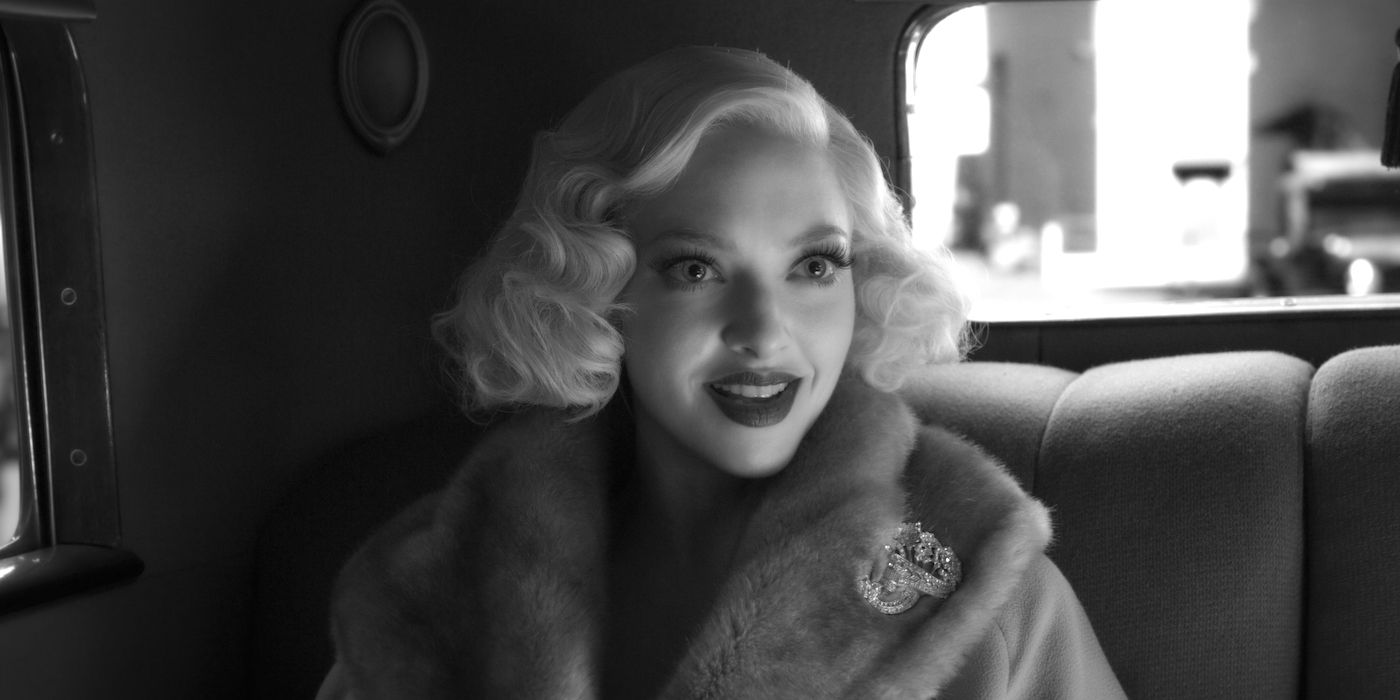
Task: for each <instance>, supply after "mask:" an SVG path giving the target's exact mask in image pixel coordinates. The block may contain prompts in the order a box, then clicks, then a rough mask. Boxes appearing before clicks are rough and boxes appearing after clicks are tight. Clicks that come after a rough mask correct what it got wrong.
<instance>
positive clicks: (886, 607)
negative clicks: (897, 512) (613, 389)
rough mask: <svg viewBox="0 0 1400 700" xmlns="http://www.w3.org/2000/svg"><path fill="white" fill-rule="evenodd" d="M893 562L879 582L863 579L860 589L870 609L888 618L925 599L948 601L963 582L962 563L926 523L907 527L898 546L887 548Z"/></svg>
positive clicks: (897, 539)
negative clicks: (927, 530)
mask: <svg viewBox="0 0 1400 700" xmlns="http://www.w3.org/2000/svg"><path fill="white" fill-rule="evenodd" d="M885 549H886V550H887V551H888V552H889V561H888V563H886V565H885V572H884V574H883V575H882V576H881V577H880V580H879V581H871V580H870V577H869V576H862V577H860V579H858V580H857V581H856V588H857V589H858V590H859V591H860V595H861V597H862V598H864V599H865V602H867V603H869V604H870V607H873V608H875V609H876V610H879V611H880V612H882V613H884V614H886V615H894V614H896V613H902V612H904V611H905V610H908V609H909V608H912V607H914V604H915V603H917V602H918V601H919V596H921V595H931V596H933V597H934V598H947V597H948V596H949V595H950V594H952V592H953V591H954V590H955V589H957V587H958V582H960V581H962V562H961V561H958V557H957V555H956V554H954V553H953V548H952V547H945V546H943V544H942V543H940V542H939V541H938V538H936V537H934V536H933V533H931V532H924V531H923V529H922V523H903V524H901V525H900V526H899V533H898V534H896V535H895V537H894V543H893V544H890V545H886V546H885Z"/></svg>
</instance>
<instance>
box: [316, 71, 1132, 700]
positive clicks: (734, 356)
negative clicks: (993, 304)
mask: <svg viewBox="0 0 1400 700" xmlns="http://www.w3.org/2000/svg"><path fill="white" fill-rule="evenodd" d="M964 306H965V305H964V302H963V300H962V298H961V297H960V296H959V294H958V293H957V292H956V290H955V288H954V285H953V283H952V280H951V279H950V277H949V274H948V270H947V267H946V263H944V262H941V261H939V260H936V259H934V258H931V257H929V256H925V255H921V254H919V253H917V252H915V251H914V250H913V249H912V248H911V247H910V244H909V236H908V229H907V225H906V224H905V221H904V218H903V214H902V211H901V210H900V207H899V205H898V203H897V201H896V200H895V198H894V197H893V196H892V194H891V192H890V189H889V187H888V185H887V184H886V182H885V179H884V176H883V173H882V171H881V169H880V166H879V163H878V161H877V160H876V157H875V154H874V152H873V150H872V148H871V147H870V146H869V144H868V143H867V142H866V141H865V140H864V139H863V138H862V137H861V136H860V135H859V134H858V133H857V132H856V131H855V130H854V128H853V127H852V126H851V124H850V122H849V121H848V120H847V119H846V118H845V117H844V116H842V115H841V114H840V113H838V112H837V111H836V110H835V109H834V108H832V107H831V106H830V105H829V104H827V103H826V102H825V101H824V100H823V99H822V98H821V97H820V96H819V95H818V94H817V93H816V92H815V90H814V89H813V88H812V87H811V85H809V84H808V83H806V82H805V81H803V80H802V79H801V78H799V77H797V76H796V75H794V74H792V73H791V72H790V71H788V70H786V69H784V68H783V67H781V66H779V65H777V64H776V63H774V62H772V61H770V60H768V59H767V58H765V57H763V56H761V55H759V54H755V53H750V52H744V51H737V50H728V49H715V48H690V49H680V50H675V51H671V52H668V53H665V54H662V55H660V56H658V57H656V58H653V59H651V60H649V61H647V62H644V63H642V64H641V65H639V66H636V67H634V68H632V69H629V70H627V71H625V72H623V73H621V74H619V75H618V76H616V77H614V78H613V79H611V80H609V81H608V82H606V83H605V84H604V85H602V86H601V87H600V88H598V90H596V91H595V92H594V93H593V94H591V95H590V96H589V97H588V98H587V99H585V100H584V102H583V103H582V104H580V105H579V106H578V107H577V108H576V109H575V110H574V111H573V112H572V113H571V114H570V115H569V116H568V118H567V119H566V120H565V121H564V123H563V124H562V125H561V126H560V127H559V129H557V130H556V131H554V132H552V133H547V134H545V135H543V136H542V137H541V138H540V139H539V141H538V142H537V143H536V146H535V153H534V162H533V164H532V167H531V169H530V172H529V174H528V176H527V178H526V182H525V186H524V191H523V193H522V196H521V200H520V203H519V205H518V207H517V210H516V212H515V214H514V215H513V216H512V218H511V219H510V220H509V221H508V222H507V223H506V225H505V226H504V227H503V228H502V229H501V231H500V232H499V234H498V236H497V237H496V239H495V240H494V241H493V243H492V245H491V246H490V249H489V251H488V252H487V254H486V256H485V257H484V258H483V259H482V260H481V261H479V262H477V263H476V264H474V265H473V266H472V267H471V268H469V269H468V270H467V271H466V273H465V274H464V276H463V285H462V287H461V294H460V298H459V301H458V303H457V305H456V307H455V308H453V309H452V310H451V311H449V312H447V313H445V314H443V315H442V316H440V317H439V318H438V319H437V321H436V330H437V332H438V334H439V337H440V339H441V340H442V341H443V343H444V345H445V347H447V348H448V350H449V351H450V352H451V354H452V355H453V357H454V359H455V360H456V361H457V364H458V367H459V368H460V376H461V379H462V386H463V398H464V400H465V403H466V405H467V407H468V408H469V409H470V410H472V411H477V412H500V411H509V412H510V413H511V414H513V415H509V416H507V417H505V418H503V419H502V420H501V422H500V423H499V424H498V425H496V426H495V427H493V429H492V431H491V432H490V434H489V435H488V436H487V437H486V438H485V439H484V440H483V442H482V443H481V444H480V445H479V446H478V447H477V448H476V449H475V450H474V451H473V452H472V454H471V455H470V456H469V457H468V458H467V460H466V463H465V464H464V465H463V467H462V468H461V469H460V471H459V472H458V474H457V475H456V477H455V478H454V479H453V480H452V482H451V484H450V485H449V486H448V487H447V488H446V489H445V490H444V491H443V492H442V493H441V494H437V495H434V496H432V497H429V498H428V499H426V500H424V501H423V502H421V503H419V504H418V505H416V506H415V507H413V508H412V509H410V510H409V511H408V512H406V513H404V514H402V515H401V516H400V517H399V518H397V519H396V520H395V521H394V522H393V523H391V524H390V525H389V526H388V527H387V528H385V529H384V530H383V531H381V532H380V533H379V534H377V535H376V536H375V537H374V538H372V539H371V541H370V542H368V543H367V544H366V545H365V547H364V548H363V549H362V550H361V551H360V552H359V553H358V554H357V555H356V556H355V558H354V559H352V561H351V562H350V563H349V564H348V565H347V566H346V568H345V570H344V571H343V572H342V575H341V579H340V581H339V583H338V586H337V591H336V596H335V602H334V610H333V624H332V627H333V635H334V637H335V641H336V647H337V660H336V664H335V666H334V667H333V669H332V671H331V673H330V675H329V677H328V678H327V680H326V683H325V684H324V686H323V688H322V695H323V696H324V697H355V698H380V697H384V698H389V697H393V698H404V697H458V696H466V697H510V698H525V697H538V698H556V697H569V698H578V697H605V698H631V697H658V696H659V697H668V698H673V697H687V698H688V697H726V698H727V697H754V698H773V697H794V698H798V697H800V698H812V697H932V696H934V695H940V696H943V695H946V696H968V697H1002V696H1016V695H1034V696H1037V697H1043V696H1060V697H1112V696H1115V695H1121V690H1119V689H1118V686H1117V683H1116V681H1115V680H1114V677H1113V675H1112V672H1111V671H1110V670H1109V668H1108V665H1107V663H1106V661H1105V660H1104V657H1103V654H1102V652H1101V651H1100V649H1099V647H1098V643H1097V641H1096V640H1095V638H1094V635H1093V632H1092V630H1091V629H1090V627H1089V625H1088V622H1087V621H1086V619H1085V617H1084V614H1083V612H1082V610H1081V609H1080V607H1079V604H1078V602H1077V601H1076V599H1075V598H1074V595H1073V593H1072V592H1071V591H1070V589H1069V586H1068V584H1067V583H1066V582H1065V581H1064V579H1063V578H1062V577H1061V576H1060V574H1059V572H1058V571H1057V570H1056V569H1055V567H1054V565H1053V564H1051V563H1050V562H1049V560H1048V559H1046V558H1045V556H1044V555H1043V553H1042V550H1043V548H1044V546H1045V544H1046V542H1047V541H1048V539H1049V536H1050V529H1049V520H1048V517H1047V515H1046V512H1045V509H1044V508H1043V507H1042V506H1040V505H1039V504H1038V503H1036V502H1035V501H1033V500H1032V499H1030V498H1029V497H1028V496H1026V495H1025V494H1024V493H1023V492H1022V491H1021V490H1020V489H1019V488H1018V487H1017V486H1016V484H1015V483H1014V481H1013V480H1012V479H1011V478H1010V477H1008V476H1007V475H1006V474H1005V472H1004V471H1003V470H1002V469H1001V468H1000V467H999V466H998V465H997V464H996V463H995V462H993V461H992V460H990V459H989V458H988V457H986V456H985V455H983V454H982V453H981V452H979V451H978V450H977V448H975V447H973V446H971V445H968V444H967V443H965V442H963V441H961V440H960V439H958V438H957V437H954V436H952V435H950V434H948V433H946V432H944V431H941V430H939V429H937V428H933V427H928V426H921V425H919V424H918V423H917V421H916V420H915V419H914V417H913V415H914V414H913V412H912V411H911V408H910V406H911V405H917V402H918V395H919V391H918V381H917V379H918V373H919V370H920V368H921V367H924V366H927V365H929V364H932V363H938V362H947V361H955V360H956V359H958V358H959V357H960V355H961V352H962V343H963V339H964V318H965V313H964Z"/></svg>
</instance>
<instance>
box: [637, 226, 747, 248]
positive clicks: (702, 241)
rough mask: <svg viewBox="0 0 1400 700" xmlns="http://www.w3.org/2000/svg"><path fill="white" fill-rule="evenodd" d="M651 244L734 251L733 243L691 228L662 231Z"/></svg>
mask: <svg viewBox="0 0 1400 700" xmlns="http://www.w3.org/2000/svg"><path fill="white" fill-rule="evenodd" d="M652 243H689V244H691V245H693V246H696V247H700V248H706V249H718V250H724V251H730V250H733V249H734V242H733V241H731V240H729V239H728V238H725V237H723V236H717V235H715V234H713V233H710V232H708V231H697V230H696V229H693V228H673V229H668V230H665V231H662V232H661V233H659V234H657V236H656V238H654V239H652Z"/></svg>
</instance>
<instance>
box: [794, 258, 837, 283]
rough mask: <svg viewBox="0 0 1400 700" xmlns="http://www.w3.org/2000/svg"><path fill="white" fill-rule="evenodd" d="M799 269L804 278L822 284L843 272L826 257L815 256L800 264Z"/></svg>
mask: <svg viewBox="0 0 1400 700" xmlns="http://www.w3.org/2000/svg"><path fill="white" fill-rule="evenodd" d="M797 269H798V272H799V273H800V274H801V275H802V276H803V277H806V278H807V279H810V280H816V281H818V282H820V281H823V280H828V279H831V278H832V277H834V276H836V273H837V272H840V271H841V266H840V265H838V264H837V263H836V261H834V260H832V259H831V258H828V257H826V256H825V255H813V256H811V257H808V258H804V259H803V260H802V262H800V263H798V264H797Z"/></svg>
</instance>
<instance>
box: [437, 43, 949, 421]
mask: <svg viewBox="0 0 1400 700" xmlns="http://www.w3.org/2000/svg"><path fill="white" fill-rule="evenodd" d="M729 124H743V125H753V126H759V127H763V128H765V129H768V130H771V131H773V132H775V133H777V134H781V135H783V136H787V137H790V138H794V139H797V140H799V141H802V142H805V143H809V144H812V145H815V146H818V147H822V148H824V149H825V150H826V151H827V153H828V154H829V156H830V158H831V159H832V163H833V166H834V169H835V171H836V173H837V177H838V179H839V180H840V181H841V186H842V188H843V190H844V193H845V195H846V198H847V201H848V202H849V205H850V209H851V213H852V217H853V229H854V230H853V231H852V237H853V239H854V241H853V247H854V252H855V257H856V266H855V271H854V279H855V286H856V304H857V307H856V308H857V319H856V328H855V334H854V337H853V339H852V345H851V351H850V355H849V356H848V357H849V359H848V360H847V362H848V363H849V364H850V365H851V366H852V367H854V368H855V369H857V370H858V371H859V372H860V374H861V375H862V376H863V377H864V378H865V379H866V381H868V382H869V383H870V384H871V385H873V386H875V387H877V388H880V389H884V390H888V391H892V390H894V389H897V388H898V387H899V386H900V385H901V384H902V383H903V381H904V378H905V377H907V376H909V375H910V374H911V373H912V372H914V371H916V370H917V368H918V367H919V366H922V365H927V364H934V363H940V362H950V361H956V360H958V359H960V358H961V357H962V355H963V353H964V351H965V349H966V338H967V336H966V306H967V304H966V301H965V300H964V298H963V296H962V295H961V294H960V293H959V291H958V289H957V287H956V285H955V284H954V282H953V279H952V276H951V274H950V267H951V262H950V261H949V260H948V259H947V257H946V255H944V256H943V257H937V256H933V255H930V254H928V253H924V252H921V251H918V250H916V249H915V248H914V247H913V246H912V244H911V242H910V235H909V226H908V223H907V221H906V219H905V216H904V211H903V208H902V207H901V205H900V203H899V201H898V199H897V198H896V197H895V196H894V194H893V192H892V191H891V190H890V187H889V185H888V183H887V181H886V179H885V174H884V171H883V170H882V169H881V167H880V163H879V160H878V159H877V157H876V155H875V150H874V148H873V147H872V146H871V145H870V143H869V142H868V141H867V140H866V139H865V138H864V137H863V136H862V135H861V134H860V133H859V132H857V131H856V129H855V127H854V126H853V125H852V124H851V122H850V120H848V119H847V118H846V117H845V115H843V114H841V113H840V112H839V111H837V110H836V108H834V107H832V106H831V105H830V104H828V103H827V102H826V100H824V99H823V98H822V97H821V96H820V95H818V94H817V92H816V90H815V89H814V88H813V87H812V85H811V84H810V83H808V82H807V81H805V80H803V79H802V78H800V77H798V76H797V75H796V74H794V73H793V72H792V71H790V70H788V69H786V68H784V67H782V66H780V65H778V64H777V63H775V62H773V61H772V60H770V59H768V58H767V57H765V56H763V55H762V54H758V53H754V52H750V51H741V50H736V49H723V48H702V47H692V48H682V49H674V50H671V51H668V52H666V53H663V54H660V55H658V56H656V57H654V58H652V59H650V60H648V61H645V62H643V63H641V64H638V65H636V66H634V67H632V68H630V69H627V70H625V71H623V72H621V73H619V74H617V75H615V76H614V77H612V78H611V79H609V80H608V81H606V82H604V83H603V84H602V85H601V86H599V87H598V88H597V89H596V90H594V91H593V92H592V93H591V94H590V95H589V96H588V97H586V98H585V99H584V100H583V102H582V103H580V104H579V105H578V107H576V108H575V109H574V110H573V111H572V112H571V113H570V114H569V115H568V116H567V117H566V118H565V119H564V121H563V123H562V124H560V125H559V127H558V128H557V129H555V130H554V131H550V132H545V133H543V134H541V135H540V136H539V137H538V138H537V139H536V141H535V146H534V153H533V156H532V160H531V164H530V168H529V171H528V173H527V175H526V177H525V184H524V186H523V188H522V191H521V195H520V200H519V202H518V203H517V205H516V209H515V211H514V213H513V214H512V215H511V217H510V218H509V219H508V220H507V221H506V223H505V224H504V225H503V226H502V227H501V229H500V230H499V231H498V232H497V234H496V236H495V238H494V239H493V240H492V242H491V244H490V245H489V247H488V249H487V251H486V253H485V254H484V256H483V257H482V258H480V259H479V260H477V261H476V262H475V263H473V264H472V265H471V266H470V267H468V268H467V270H466V271H465V272H464V273H463V276H462V279H461V281H460V283H459V285H458V298H457V302H456V305H455V306H454V307H453V308H452V309H450V310H448V311H446V312H444V313H442V314H439V315H438V316H437V317H435V318H434V321H433V330H434V335H435V336H436V337H437V339H438V341H439V342H440V343H441V344H442V345H443V347H444V348H446V350H447V351H448V353H449V355H450V356H451V358H452V359H453V361H454V362H455V363H456V367H457V370H458V381H459V383H460V386H461V392H462V399H463V403H464V407H465V408H466V409H467V410H469V411H474V410H489V409H496V408H503V407H509V406H518V405H540V406H551V407H558V408H575V409H578V410H579V411H580V412H581V414H584V415H586V414H589V413H592V412H595V411H597V410H598V409H599V408H601V407H602V406H603V405H604V404H605V403H607V401H608V400H609V399H610V398H611V397H612V395H613V394H614V393H615V392H616V391H617V387H618V384H619V381H620V376H621V372H622V370H621V360H622V353H623V340H622V336H621V333H620V332H619V331H618V329H617V326H616V325H615V323H614V321H615V320H616V319H618V318H619V316H620V315H622V314H625V313H626V312H627V309H626V308H625V306H624V305H623V304H621V303H620V302H619V301H618V297H619V295H620V294H621V293H622V291H623V288H624V287H625V286H626V284H627V282H628V281H629V280H630V278H631V276H632V273H633V270H634V268H635V265H636V259H635V254H634V251H633V247H632V242H631V238H630V236H629V234H628V233H627V231H626V230H625V228H624V227H623V226H622V224H621V222H620V221H618V219H619V217H618V216H617V213H618V212H619V210H621V209H622V208H623V207H625V206H626V205H627V204H628V203H629V202H632V201H634V200H636V199H638V198H641V197H646V196H648V195H653V194H656V193H658V192H661V191H662V190H664V189H666V188H667V187H669V186H670V185H671V184H672V183H674V182H675V181H676V179H677V178H678V177H680V174H681V171H682V170H683V169H684V168H685V166H686V164H687V163H688V162H689V161H690V158H691V156H692V155H693V154H694V152H695V149H696V147H697V146H698V145H699V143H700V140H701V138H702V137H703V136H704V135H705V134H707V133H709V132H710V131H711V130H713V129H714V128H716V127H718V126H722V125H729Z"/></svg>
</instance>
